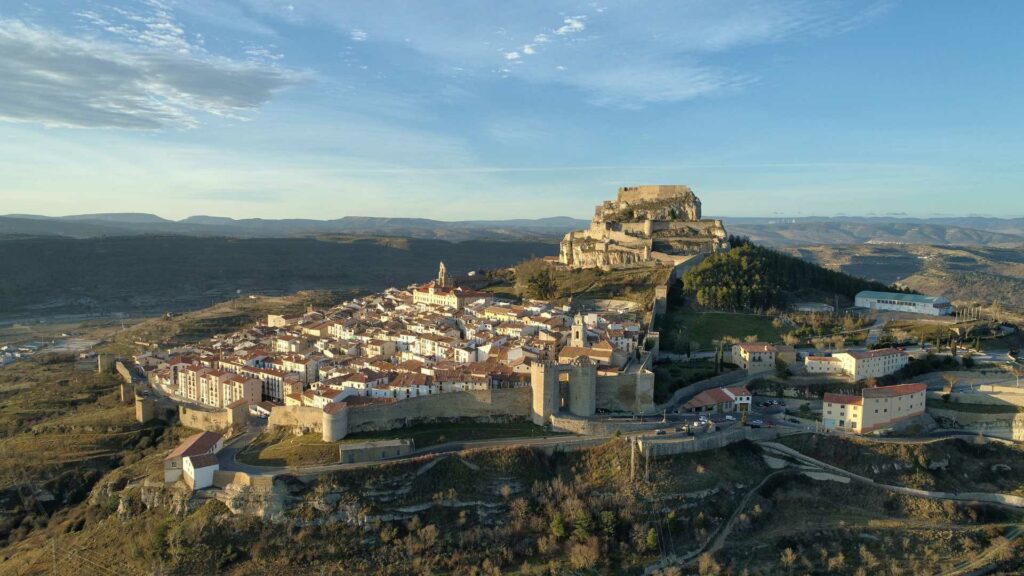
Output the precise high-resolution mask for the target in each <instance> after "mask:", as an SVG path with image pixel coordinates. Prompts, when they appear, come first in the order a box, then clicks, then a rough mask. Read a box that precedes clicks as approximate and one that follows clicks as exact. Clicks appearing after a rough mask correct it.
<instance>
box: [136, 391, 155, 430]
mask: <svg viewBox="0 0 1024 576" xmlns="http://www.w3.org/2000/svg"><path fill="white" fill-rule="evenodd" d="M154 418H156V402H154V401H153V399H152V398H148V397H144V396H135V421H136V422H140V423H142V424H145V423H146V422H149V421H150V420H152V419H154Z"/></svg>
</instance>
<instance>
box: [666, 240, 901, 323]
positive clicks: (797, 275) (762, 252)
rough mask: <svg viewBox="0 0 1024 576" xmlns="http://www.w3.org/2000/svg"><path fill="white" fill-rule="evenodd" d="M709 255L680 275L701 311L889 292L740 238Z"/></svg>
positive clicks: (781, 305) (778, 305)
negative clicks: (724, 249)
mask: <svg viewBox="0 0 1024 576" xmlns="http://www.w3.org/2000/svg"><path fill="white" fill-rule="evenodd" d="M730 242H731V243H732V245H733V249H732V250H729V251H728V252H720V253H717V254H712V255H711V256H709V257H708V258H707V259H705V260H704V261H703V262H701V263H700V264H698V265H697V266H695V267H694V268H692V269H690V270H688V271H687V272H686V273H685V274H684V275H683V287H684V289H685V292H686V294H687V295H689V296H692V297H693V298H694V299H695V301H696V303H697V304H698V305H700V306H702V307H705V308H711V309H716V310H730V311H766V310H769V309H772V308H776V309H782V308H785V307H786V306H787V305H788V304H790V303H792V302H794V301H797V300H800V299H805V298H806V299H814V298H818V299H820V298H825V299H826V301H832V299H833V298H834V297H836V296H839V297H841V298H842V299H843V300H844V302H847V303H848V302H849V301H852V299H853V297H854V296H855V295H856V294H857V292H860V291H862V290H890V289H891V288H890V287H888V286H886V285H885V284H882V283H880V282H873V281H870V280H864V279H862V278H857V277H856V276H851V275H849V274H844V273H842V272H837V271H834V270H829V269H827V268H823V267H821V266H818V265H817V264H813V263H810V262H807V261H805V260H802V259H800V258H797V257H795V256H791V255H789V254H783V253H782V252H777V251H775V250H772V249H770V248H765V247H762V246H757V245H755V244H752V243H750V242H749V241H747V240H745V239H740V238H735V237H734V238H732V239H730Z"/></svg>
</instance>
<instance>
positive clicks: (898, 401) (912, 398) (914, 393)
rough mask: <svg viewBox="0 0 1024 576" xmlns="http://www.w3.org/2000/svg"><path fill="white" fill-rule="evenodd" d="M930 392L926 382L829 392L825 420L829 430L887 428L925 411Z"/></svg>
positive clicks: (858, 431) (823, 417)
mask: <svg viewBox="0 0 1024 576" xmlns="http://www.w3.org/2000/svg"><path fill="white" fill-rule="evenodd" d="M927 393H928V387H927V386H925V385H924V384H897V385H895V386H879V387H877V388H865V389H864V390H862V391H861V395H860V396H854V395H849V394H832V393H829V394H825V398H824V400H823V402H822V412H821V423H822V426H824V427H825V428H826V429H829V430H842V431H846V432H853V433H855V434H867V433H870V432H875V431H878V430H884V429H886V428H891V427H892V426H893V425H895V424H898V423H899V422H901V421H903V420H907V419H909V418H914V417H915V416H920V415H921V414H924V411H925V396H926V395H927Z"/></svg>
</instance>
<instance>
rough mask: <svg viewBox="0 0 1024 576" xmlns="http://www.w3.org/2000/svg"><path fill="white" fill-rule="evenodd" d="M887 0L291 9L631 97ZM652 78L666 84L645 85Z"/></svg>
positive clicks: (609, 98) (466, 64) (683, 88)
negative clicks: (738, 52)
mask: <svg viewBox="0 0 1024 576" xmlns="http://www.w3.org/2000/svg"><path fill="white" fill-rule="evenodd" d="M240 1H242V2H244V3H245V4H246V5H247V6H249V7H251V8H252V9H254V10H256V11H258V12H260V13H261V14H265V15H268V16H273V15H279V14H280V12H281V10H280V2H279V1H278V0H240ZM891 1H892V0H876V1H873V2H870V3H865V2H857V1H849V0H649V1H645V2H642V3H635V2H629V3H609V4H608V5H604V4H600V5H599V4H596V3H594V2H588V1H579V2H573V1H559V2H550V1H547V0H524V1H523V2H508V3H500V4H496V5H488V7H487V8H482V7H481V5H480V4H479V3H478V2H475V1H472V0H422V1H418V2H412V3H409V2H402V1H399V0H378V1H377V2H374V3H372V5H370V4H364V3H352V2H332V1H330V0H304V1H302V2H299V1H298V0H296V10H295V13H296V14H300V13H301V15H302V18H304V20H303V21H304V22H307V23H314V22H315V23H316V24H318V25H319V24H323V23H329V24H333V25H334V26H335V27H337V28H338V29H340V30H342V31H343V32H344V33H346V34H351V33H352V31H353V30H360V31H365V32H367V33H368V34H370V35H371V36H372V37H373V38H374V40H376V41H379V42H381V44H382V45H386V44H391V45H392V46H401V47H402V49H403V50H413V51H416V52H418V53H419V55H420V56H422V61H421V62H417V63H416V66H415V70H414V73H417V74H421V73H423V72H424V71H428V70H429V69H430V66H431V65H432V64H436V65H437V69H438V70H450V69H452V67H458V68H459V70H460V71H461V72H462V74H461V76H462V77H463V78H464V79H471V78H472V77H473V75H478V76H484V75H492V74H498V75H499V76H502V77H506V78H509V79H512V80H522V81H526V82H530V83H535V84H550V85H556V86H566V87H569V88H571V89H575V90H578V91H580V92H581V94H582V97H583V98H584V99H585V100H587V101H590V102H592V103H595V104H598V105H602V106H621V107H627V108H635V107H640V106H645V105H650V104H653V103H657V102H678V101H684V100H688V99H692V98H695V97H699V96H704V95H710V94H715V93H717V92H719V91H728V90H733V89H736V88H741V87H745V86H748V85H750V84H751V83H753V82H754V81H756V79H757V78H759V77H760V76H761V75H762V74H763V71H762V70H759V69H751V68H747V67H748V66H750V64H748V63H738V62H729V61H728V56H729V52H731V51H735V50H739V49H743V48H747V47H751V46H763V45H769V44H772V43H780V42H785V41H788V40H791V39H794V38H798V37H812V36H813V37H821V36H827V35H832V34H842V33H845V32H847V31H849V30H852V29H855V28H857V27H858V26H862V25H864V24H865V23H866V22H868V21H870V20H871V19H872V18H875V17H877V16H878V15H879V14H881V13H883V12H884V11H885V10H886V8H887V6H888V5H889V3H890V2H891ZM723 57H724V58H723ZM404 61H406V62H408V61H410V60H409V59H408V58H406V59H405V60H404ZM510 62H515V63H517V64H518V65H517V66H514V67H513V66H509V63H510ZM396 65H397V66H401V65H402V64H401V63H399V64H396ZM634 71H636V72H635V73H634ZM647 80H651V81H657V82H659V83H660V84H659V85H657V86H648V87H647V89H641V88H639V87H638V86H639V85H641V84H642V83H643V82H645V81H647Z"/></svg>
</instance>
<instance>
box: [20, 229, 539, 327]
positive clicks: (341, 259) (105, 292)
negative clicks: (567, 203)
mask: <svg viewBox="0 0 1024 576" xmlns="http://www.w3.org/2000/svg"><path fill="white" fill-rule="evenodd" d="M557 253H558V245H557V244H553V243H550V242H533V241H509V242H499V241H488V240H477V241H473V242H448V241H443V240H428V239H416V238H381V237H373V238H368V237H359V236H326V235H325V236H321V237H318V238H222V237H218V238H198V237H188V236H118V237H104V238H89V239H72V238H56V237H32V238H8V239H0V262H3V263H4V265H5V268H6V269H7V270H9V271H16V272H15V273H10V274H2V275H0V319H10V318H15V317H16V318H42V317H53V316H60V315H78V314H83V315H104V314H111V313H131V314H147V315H151V314H160V313H163V312H166V311H179V310H188V309H195V308H201V307H204V306H208V305H210V304H213V303H214V302H218V301H221V300H225V299H227V298H230V297H235V296H236V295H238V294H243V295H244V294H252V293H260V294H286V293H291V292H295V291H298V290H312V289H329V290H354V291H368V290H381V289H383V288H386V287H388V286H407V285H409V284H410V283H413V282H420V281H426V280H429V279H430V278H433V277H434V276H435V275H436V273H437V264H438V261H440V260H444V261H445V263H446V264H447V265H448V269H449V270H451V271H452V272H453V273H456V274H460V273H466V272H468V271H470V270H476V269H489V268H498V267H504V266H511V265H513V264H516V263H518V262H520V261H522V260H526V259H529V258H534V257H541V256H548V255H552V254H557Z"/></svg>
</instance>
